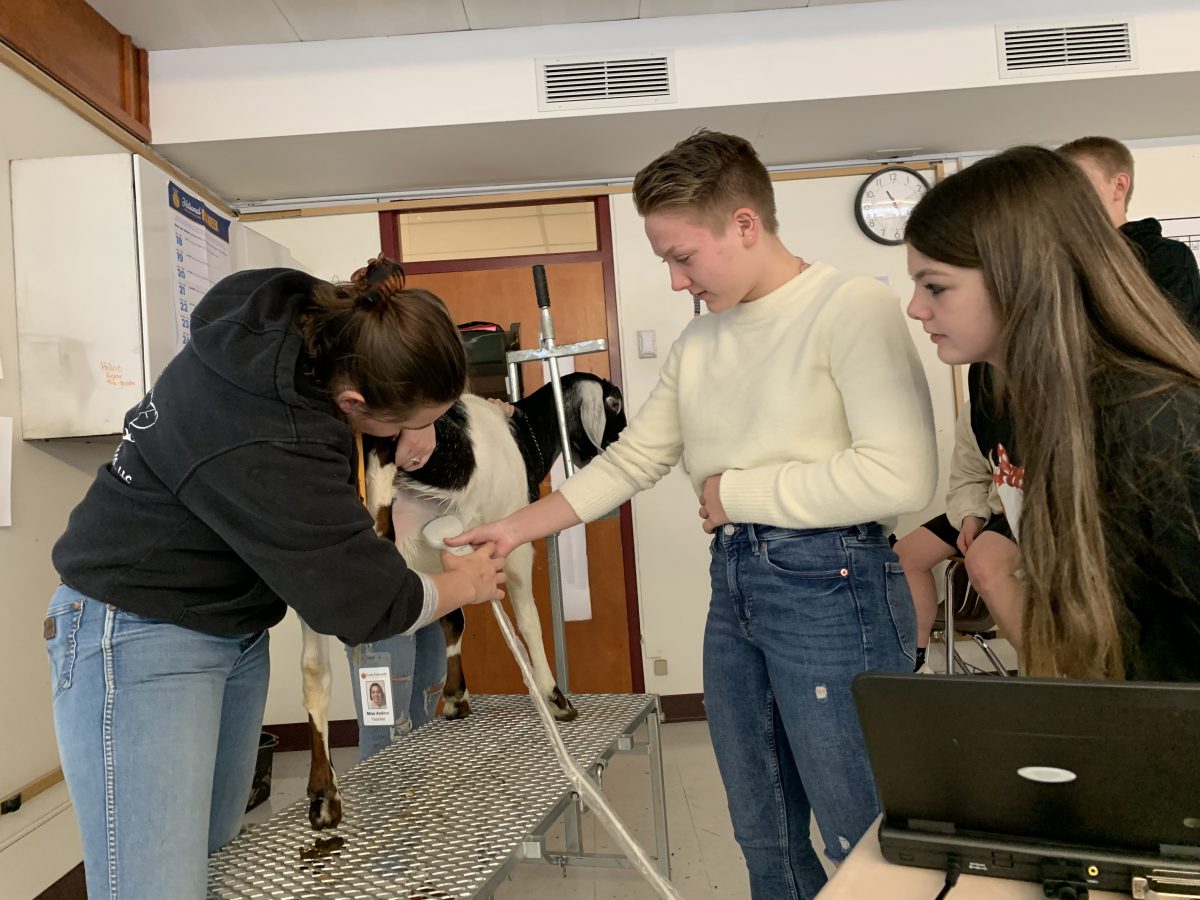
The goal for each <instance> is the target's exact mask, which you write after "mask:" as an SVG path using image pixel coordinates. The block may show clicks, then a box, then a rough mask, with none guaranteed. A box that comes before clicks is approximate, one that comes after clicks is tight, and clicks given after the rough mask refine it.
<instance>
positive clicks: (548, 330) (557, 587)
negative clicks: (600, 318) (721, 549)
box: [533, 266, 575, 694]
mask: <svg viewBox="0 0 1200 900" xmlns="http://www.w3.org/2000/svg"><path fill="white" fill-rule="evenodd" d="M533 289H534V292H535V293H536V295H537V305H538V315H539V318H540V322H541V329H540V335H539V343H540V344H541V348H542V349H543V350H552V349H553V348H554V346H555V340H554V320H553V319H552V318H551V317H550V291H549V289H548V288H547V287H546V268H545V266H534V267H533ZM546 362H547V363H548V364H549V367H550V385H551V390H552V391H553V393H554V410H555V412H556V413H557V414H558V434H559V438H560V439H561V440H562V459H563V468H564V469H565V470H566V473H567V477H568V478H569V477H570V476H571V475H573V474H574V472H575V466H574V464H573V463H572V462H571V439H570V436H569V434H568V433H567V416H566V409H565V407H564V405H563V395H562V381H561V380H560V376H559V372H558V359H557V358H556V357H553V356H551V357H550V358H549V359H547V360H546ZM546 568H547V569H548V572H547V574H548V576H549V579H550V628H551V631H552V632H553V634H554V670H555V676H556V677H557V679H558V686H559V688H560V689H561V690H562V692H563V693H564V694H566V693H569V692H570V690H571V688H570V686H569V685H570V678H569V675H570V673H569V670H568V666H567V630H566V619H565V616H564V614H563V596H562V566H561V563H560V561H559V553H558V535H557V534H552V535H550V536H549V537H547V538H546Z"/></svg>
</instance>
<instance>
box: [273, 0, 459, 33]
mask: <svg viewBox="0 0 1200 900" xmlns="http://www.w3.org/2000/svg"><path fill="white" fill-rule="evenodd" d="M275 2H276V3H277V4H278V6H279V8H280V10H282V12H283V14H284V16H286V17H287V20H288V21H289V22H290V23H291V25H292V28H294V29H295V31H296V33H297V34H298V35H300V39H301V40H303V41H333V40H342V39H347V38H362V37H384V36H387V35H393V34H429V33H432V32H440V31H465V30H466V29H467V27H468V26H467V14H466V12H465V11H464V10H463V5H462V0H342V2H339V3H330V2H329V0H275Z"/></svg>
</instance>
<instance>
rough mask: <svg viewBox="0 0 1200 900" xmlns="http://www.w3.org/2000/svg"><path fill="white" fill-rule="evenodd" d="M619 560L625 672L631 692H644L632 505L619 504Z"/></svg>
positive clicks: (644, 679) (640, 620)
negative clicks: (625, 636)
mask: <svg viewBox="0 0 1200 900" xmlns="http://www.w3.org/2000/svg"><path fill="white" fill-rule="evenodd" d="M620 516H621V564H622V567H623V568H624V570H625V624H626V630H627V633H628V635H629V674H630V678H631V684H632V690H633V693H635V694H644V693H646V670H645V668H643V666H642V613H641V604H640V603H639V602H638V586H637V556H636V555H635V554H634V552H633V506H632V505H631V504H630V503H628V502H625V503H622V504H621V511H620Z"/></svg>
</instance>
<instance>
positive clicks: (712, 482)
mask: <svg viewBox="0 0 1200 900" xmlns="http://www.w3.org/2000/svg"><path fill="white" fill-rule="evenodd" d="M700 518H701V519H703V520H704V526H703V527H704V533H705V534H712V533H713V532H714V531H716V530H717V529H718V528H719V527H720V526H722V525H726V524H728V523H729V516H728V515H726V513H725V507H724V506H722V505H721V476H720V475H709V476H708V477H707V478H705V479H704V487H702V488H701V489H700Z"/></svg>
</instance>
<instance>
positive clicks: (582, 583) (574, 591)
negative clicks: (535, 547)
mask: <svg viewBox="0 0 1200 900" xmlns="http://www.w3.org/2000/svg"><path fill="white" fill-rule="evenodd" d="M574 371H575V360H574V359H572V358H571V357H569V356H564V357H560V358H559V360H558V373H559V375H569V374H571V373H572V372H574ZM542 377H543V378H545V380H546V384H547V385H549V384H550V364H549V363H548V362H544V361H543V362H542ZM565 452H566V451H565V450H564V453H565ZM566 480H567V473H566V468H565V467H564V466H563V461H562V456H559V458H558V460H557V461H555V463H554V465H553V466H552V467H551V469H550V487H551V488H553V489H554V490H558V486H559V485H560V484H562V483H563V482H564V481H566ZM558 560H559V568H560V570H561V571H562V595H563V619H564V620H565V621H567V622H583V621H586V620H588V619H590V618H591V617H592V590H591V586H590V585H589V584H588V556H587V533H586V529H585V526H583V525H576V526H574V527H573V528H568V529H567V530H566V531H564V532H562V533H561V534H559V536H558Z"/></svg>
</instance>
